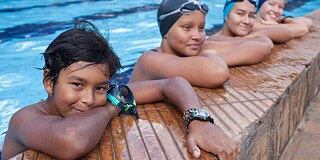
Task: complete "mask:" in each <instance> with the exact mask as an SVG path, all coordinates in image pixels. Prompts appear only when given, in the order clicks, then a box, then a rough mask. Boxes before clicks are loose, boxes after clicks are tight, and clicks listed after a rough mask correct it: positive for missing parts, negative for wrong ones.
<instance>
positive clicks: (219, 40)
mask: <svg viewBox="0 0 320 160" xmlns="http://www.w3.org/2000/svg"><path fill="white" fill-rule="evenodd" d="M272 48H273V43H272V41H271V40H270V39H269V38H267V37H265V36H260V37H253V38H246V37H228V36H221V35H219V36H211V37H210V40H207V41H206V42H205V43H204V44H203V46H202V48H201V49H202V52H204V53H205V52H206V51H207V50H210V49H215V50H216V51H217V52H218V55H219V56H220V57H221V59H223V60H224V62H225V63H226V64H227V65H228V66H238V65H249V64H255V63H258V62H260V61H262V60H264V59H265V58H266V57H267V56H268V55H269V54H270V53H271V49H272Z"/></svg>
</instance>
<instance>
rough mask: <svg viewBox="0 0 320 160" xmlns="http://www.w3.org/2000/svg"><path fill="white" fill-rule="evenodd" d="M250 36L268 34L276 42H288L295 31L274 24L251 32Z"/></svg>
mask: <svg viewBox="0 0 320 160" xmlns="http://www.w3.org/2000/svg"><path fill="white" fill-rule="evenodd" d="M248 36H252V37H258V36H266V37H268V38H270V39H271V40H272V41H273V42H274V43H286V42H288V41H290V40H291V39H293V38H294V34H293V32H292V31H291V30H289V29H287V28H285V27H282V26H274V27H273V28H267V29H263V30H257V31H254V32H252V33H250V34H249V35H248Z"/></svg>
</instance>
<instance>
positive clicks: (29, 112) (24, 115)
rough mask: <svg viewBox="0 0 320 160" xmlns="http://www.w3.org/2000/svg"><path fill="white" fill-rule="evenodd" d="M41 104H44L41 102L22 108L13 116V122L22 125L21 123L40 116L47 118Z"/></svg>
mask: <svg viewBox="0 0 320 160" xmlns="http://www.w3.org/2000/svg"><path fill="white" fill-rule="evenodd" d="M41 104H42V102H39V103H35V104H31V105H28V106H25V107H22V108H21V109H20V110H18V111H17V112H15V113H14V114H13V116H12V118H11V121H14V122H16V123H20V122H21V121H26V120H31V119H33V118H36V117H39V116H45V115H46V112H45V110H44V108H43V107H42V105H41ZM10 123H12V122H10Z"/></svg>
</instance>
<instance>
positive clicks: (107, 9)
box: [0, 0, 320, 150]
mask: <svg viewBox="0 0 320 160" xmlns="http://www.w3.org/2000/svg"><path fill="white" fill-rule="evenodd" d="M202 1H203V2H204V3H206V4H208V5H209V6H210V12H209V14H208V16H207V25H206V29H207V30H209V29H212V28H214V25H215V26H218V25H219V24H221V22H222V9H223V4H224V0H202ZM160 2H161V0H148V1H146V0H134V1H127V0H69V1H67V0H64V1H63V2H62V1H61V0H47V1H35V0H34V1H27V0H24V1H21V0H0V17H1V22H2V23H0V50H1V53H0V134H1V133H3V132H5V131H6V130H7V127H8V122H9V120H10V117H11V116H12V114H13V113H14V112H15V111H17V110H18V109H19V108H21V107H23V106H26V105H28V104H31V103H35V102H38V101H39V100H40V99H45V98H46V96H47V95H46V93H45V91H44V89H43V86H42V71H40V70H37V69H35V68H41V67H42V66H43V59H42V58H41V56H40V54H39V53H42V52H43V51H44V50H45V48H46V47H47V45H48V44H49V43H50V42H51V41H52V40H53V39H54V38H55V37H56V36H57V35H58V34H60V33H61V32H62V31H64V30H65V29H67V28H70V27H71V25H72V22H73V21H74V20H78V19H87V20H89V21H91V22H93V23H94V24H95V25H97V27H98V28H99V29H100V31H101V32H102V33H104V34H105V35H106V36H107V35H108V34H109V38H110V43H111V45H112V46H113V48H114V50H115V51H116V53H117V54H118V56H119V57H120V58H121V63H122V64H123V66H124V69H123V70H121V72H122V73H124V74H123V75H122V76H121V77H120V78H119V79H120V80H121V81H124V82H126V81H128V79H129V76H130V72H131V71H132V67H133V65H134V63H135V61H136V60H137V58H138V57H139V56H140V55H141V53H142V52H143V51H145V50H148V49H151V48H154V47H157V46H159V45H160V41H161V36H160V34H159V31H158V27H157V22H156V9H157V7H158V4H159V3H160ZM298 2H299V3H298ZM300 2H302V3H300ZM288 4H289V5H288V6H291V8H290V9H288V10H287V11H286V12H285V13H286V14H289V15H293V16H301V15H303V14H306V13H309V12H311V11H312V10H314V9H316V8H319V6H320V2H319V1H317V0H313V1H308V0H299V1H289V2H288ZM291 4H292V5H291ZM3 138H4V135H0V146H1V144H2V142H3ZM0 148H1V147H0ZM0 150H1V149H0Z"/></svg>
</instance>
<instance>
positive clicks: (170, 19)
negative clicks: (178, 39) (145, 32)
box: [157, 0, 209, 37]
mask: <svg viewBox="0 0 320 160" xmlns="http://www.w3.org/2000/svg"><path fill="white" fill-rule="evenodd" d="M196 10H200V11H201V12H203V13H205V14H206V13H208V11H209V8H208V6H207V5H205V4H201V3H200V0H163V1H162V3H161V4H160V6H159V9H158V13H157V21H158V26H159V29H160V33H161V35H162V37H163V36H164V35H166V34H167V33H168V31H169V30H170V28H171V27H172V26H173V25H174V24H175V23H176V22H177V21H178V19H179V18H180V17H181V16H182V14H193V13H194V12H195V11H196Z"/></svg>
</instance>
